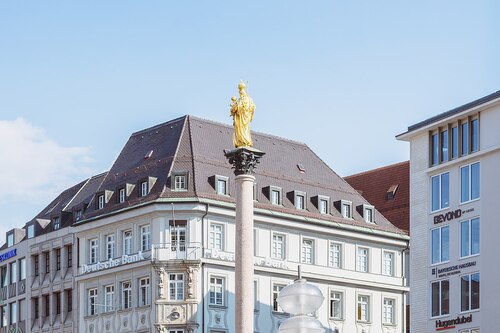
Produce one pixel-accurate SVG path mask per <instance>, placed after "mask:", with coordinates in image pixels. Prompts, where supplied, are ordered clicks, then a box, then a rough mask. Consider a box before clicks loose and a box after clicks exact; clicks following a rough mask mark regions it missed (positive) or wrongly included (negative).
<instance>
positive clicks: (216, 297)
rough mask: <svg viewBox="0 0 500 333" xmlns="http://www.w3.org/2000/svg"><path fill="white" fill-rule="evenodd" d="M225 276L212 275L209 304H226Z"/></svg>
mask: <svg viewBox="0 0 500 333" xmlns="http://www.w3.org/2000/svg"><path fill="white" fill-rule="evenodd" d="M224 284H225V278H223V277H220V276H211V277H210V286H209V299H208V304H209V305H220V306H223V305H224V291H225V286H224Z"/></svg>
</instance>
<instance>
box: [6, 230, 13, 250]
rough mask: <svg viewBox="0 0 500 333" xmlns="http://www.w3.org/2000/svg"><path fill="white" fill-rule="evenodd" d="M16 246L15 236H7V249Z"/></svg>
mask: <svg viewBox="0 0 500 333" xmlns="http://www.w3.org/2000/svg"><path fill="white" fill-rule="evenodd" d="M11 246H14V234H12V233H11V234H8V235H7V247H11Z"/></svg>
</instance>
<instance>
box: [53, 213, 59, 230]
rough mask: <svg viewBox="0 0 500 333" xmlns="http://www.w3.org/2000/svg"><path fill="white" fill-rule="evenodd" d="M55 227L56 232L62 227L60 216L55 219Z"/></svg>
mask: <svg viewBox="0 0 500 333" xmlns="http://www.w3.org/2000/svg"><path fill="white" fill-rule="evenodd" d="M53 226H54V230H58V229H59V228H60V227H61V218H60V217H59V216H58V217H55V218H54V220H53Z"/></svg>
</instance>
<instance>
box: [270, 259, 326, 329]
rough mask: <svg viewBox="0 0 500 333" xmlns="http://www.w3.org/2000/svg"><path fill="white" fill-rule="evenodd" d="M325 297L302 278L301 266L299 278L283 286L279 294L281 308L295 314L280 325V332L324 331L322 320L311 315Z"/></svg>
mask: <svg viewBox="0 0 500 333" xmlns="http://www.w3.org/2000/svg"><path fill="white" fill-rule="evenodd" d="M324 299H325V298H324V297H323V294H322V293H321V290H319V288H318V287H316V286H315V285H312V284H310V283H308V282H307V281H306V279H303V278H302V276H301V274H300V266H299V277H298V279H297V280H295V281H294V283H293V284H291V285H288V286H286V287H285V288H283V290H281V292H280V294H279V296H278V303H279V305H280V306H281V308H282V309H283V310H284V311H285V312H288V313H290V314H292V315H293V317H290V318H288V319H287V320H285V321H284V322H283V323H282V324H281V325H280V328H279V329H278V333H324V332H325V330H324V328H323V325H321V323H320V321H319V320H318V319H316V318H314V317H313V316H311V315H310V313H314V312H315V311H316V310H318V309H319V308H320V306H321V304H322V303H323V300H324Z"/></svg>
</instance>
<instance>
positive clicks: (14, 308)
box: [10, 302, 17, 325]
mask: <svg viewBox="0 0 500 333" xmlns="http://www.w3.org/2000/svg"><path fill="white" fill-rule="evenodd" d="M15 323H17V303H16V302H13V303H10V324H11V325H14V324H15Z"/></svg>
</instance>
